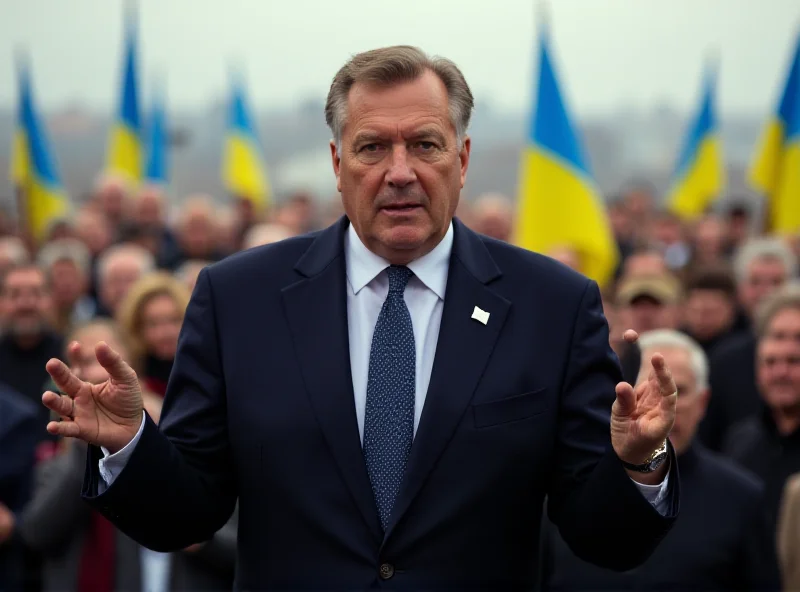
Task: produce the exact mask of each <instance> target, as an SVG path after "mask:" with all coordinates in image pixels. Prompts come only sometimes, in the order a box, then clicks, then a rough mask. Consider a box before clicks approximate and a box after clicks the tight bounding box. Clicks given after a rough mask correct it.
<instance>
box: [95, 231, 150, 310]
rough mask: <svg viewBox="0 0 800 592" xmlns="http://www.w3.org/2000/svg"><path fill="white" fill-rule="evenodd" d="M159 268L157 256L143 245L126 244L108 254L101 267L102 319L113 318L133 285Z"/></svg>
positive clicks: (115, 247)
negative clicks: (157, 266)
mask: <svg viewBox="0 0 800 592" xmlns="http://www.w3.org/2000/svg"><path fill="white" fill-rule="evenodd" d="M155 269H156V261H155V257H153V254H152V253H150V251H148V250H147V249H145V248H144V247H142V246H140V245H135V244H130V243H122V244H118V245H114V246H113V247H110V248H109V249H108V250H107V251H105V252H104V253H103V254H102V255H101V256H100V259H99V261H98V268H97V274H98V277H97V279H98V282H99V286H98V292H99V301H98V316H105V317H112V318H113V317H114V316H115V315H116V312H117V308H118V307H119V305H120V303H121V302H122V300H123V299H124V298H125V295H126V294H127V293H128V290H130V288H131V286H132V285H133V284H135V283H136V282H137V281H138V280H139V278H141V277H143V276H144V275H146V274H148V273H150V272H151V271H154V270H155Z"/></svg>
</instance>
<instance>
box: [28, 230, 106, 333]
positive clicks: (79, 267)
mask: <svg viewBox="0 0 800 592" xmlns="http://www.w3.org/2000/svg"><path fill="white" fill-rule="evenodd" d="M37 261H38V264H39V267H41V268H42V270H44V272H45V273H46V274H47V277H48V280H49V284H50V290H51V293H52V299H53V309H54V319H55V329H56V331H57V332H59V333H61V334H63V333H65V332H66V331H68V330H69V328H70V327H71V326H72V325H73V324H75V323H83V322H85V321H88V320H89V319H91V318H92V317H94V316H95V314H96V312H97V302H96V301H95V300H94V299H93V298H92V297H91V296H89V274H90V273H91V265H92V260H91V253H90V252H89V248H88V247H87V246H86V245H85V244H84V243H83V242H81V241H80V240H78V239H75V238H65V239H59V240H56V241H52V242H50V243H47V244H46V245H44V247H42V249H41V250H40V251H39V255H38V257H37Z"/></svg>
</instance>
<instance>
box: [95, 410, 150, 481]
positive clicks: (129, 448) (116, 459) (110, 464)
mask: <svg viewBox="0 0 800 592" xmlns="http://www.w3.org/2000/svg"><path fill="white" fill-rule="evenodd" d="M145 417H146V416H145V413H144V411H142V423H141V425H139V431H138V432H136V435H135V436H134V437H133V440H131V441H130V442H128V443H127V444H126V445H125V447H124V448H122V450H119V451H117V452H115V453H114V454H111V453H110V452H109V450H108V448H106V447H105V446H101V447H100V450H102V451H103V458H101V459H100V460H99V461H98V464H99V466H98V468H99V469H100V476H101V477H102V478H103V481H104V482H105V485H106V487H111V484H112V483H113V482H114V480H115V479H116V478H117V477H118V476H119V474H120V473H121V472H122V469H124V468H125V465H126V464H128V459H129V458H130V457H131V454H133V450H134V448H136V444H137V443H138V442H139V438H141V437H142V432H143V431H144V422H145Z"/></svg>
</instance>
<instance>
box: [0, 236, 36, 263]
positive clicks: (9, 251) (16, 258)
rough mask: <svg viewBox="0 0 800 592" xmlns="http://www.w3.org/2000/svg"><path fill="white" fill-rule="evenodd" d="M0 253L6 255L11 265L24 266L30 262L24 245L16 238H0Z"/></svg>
mask: <svg viewBox="0 0 800 592" xmlns="http://www.w3.org/2000/svg"><path fill="white" fill-rule="evenodd" d="M0 253H3V254H5V255H7V256H8V258H9V260H10V261H11V263H12V264H13V265H25V264H26V263H30V260H31V256H30V253H29V252H28V249H27V247H26V246H25V243H24V242H23V241H22V239H21V238H19V237H17V236H4V237H3V238H0Z"/></svg>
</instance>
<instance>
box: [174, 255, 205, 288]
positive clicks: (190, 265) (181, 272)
mask: <svg viewBox="0 0 800 592" xmlns="http://www.w3.org/2000/svg"><path fill="white" fill-rule="evenodd" d="M211 263H212V262H211V261H203V260H202V259H189V260H188V261H184V262H183V263H181V264H180V266H178V269H176V270H175V277H176V278H177V279H178V281H180V282H181V283H183V285H184V286H186V289H187V290H189V293H190V294H191V293H192V292H194V287H195V284H197V276H198V275H200V270H201V269H203V268H204V267H208V266H209V265H211Z"/></svg>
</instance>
